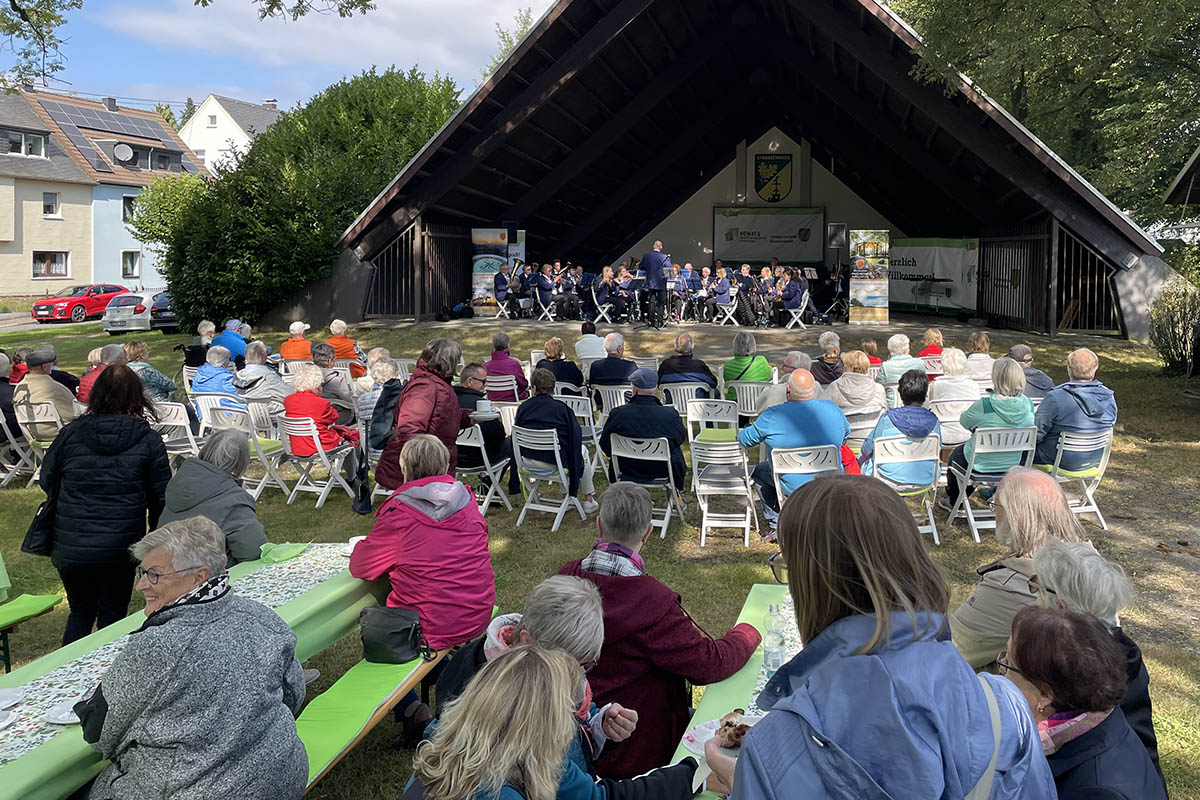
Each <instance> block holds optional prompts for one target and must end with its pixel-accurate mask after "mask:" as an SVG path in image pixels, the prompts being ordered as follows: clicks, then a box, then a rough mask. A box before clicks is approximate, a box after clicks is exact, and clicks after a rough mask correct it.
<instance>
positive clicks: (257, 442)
mask: <svg viewBox="0 0 1200 800" xmlns="http://www.w3.org/2000/svg"><path fill="white" fill-rule="evenodd" d="M267 403H269V401H259V402H256V403H252V404H250V406H249V408H248V409H247V410H245V411H243V410H242V409H240V408H225V407H222V406H218V407H216V408H214V409H212V420H211V427H212V428H213V429H218V430H219V429H223V428H232V429H234V430H237V431H241V432H242V433H244V434H246V437H247V438H248V439H249V441H250V455H251V457H252V458H253V459H254V460H255V461H257V462H258V463H259V464H261V465H262V468H263V476H262V477H261V478H257V479H255V478H250V477H247V476H246V475H245V474H243V475H241V476H239V480H241V482H242V488H243V489H245V490H246V492H247V493H248V494H249V495H250V496H251V497H253V498H254V499H255V500H257V499H258V498H259V497H261V496H262V493H263V490H264V489H266V488H267V486H268V485H274V486H277V487H279V488H280V489H282V490H283V493H284V494H288V495H290V494H291V489H289V488H288V485H287V483H286V482H285V481H284V480H283V478H282V477H281V476H280V475H279V464H280V462H281V461H282V460H283V458H284V455H285V451H284V447H283V442H281V441H279V440H278V439H272V438H264V437H260V436H259V435H258V431H259V427H258V425H257V424H256V422H255V415H254V413H253V412H252V410H251V409H254V408H255V407H258V408H262V409H264V410H265V409H266V406H267ZM268 416H269V412H268ZM288 502H291V501H290V500H289V501H288ZM317 507H318V508H320V506H317Z"/></svg>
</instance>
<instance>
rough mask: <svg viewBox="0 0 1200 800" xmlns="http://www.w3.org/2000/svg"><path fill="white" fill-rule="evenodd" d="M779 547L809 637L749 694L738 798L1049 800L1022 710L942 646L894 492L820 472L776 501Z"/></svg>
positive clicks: (935, 592)
mask: <svg viewBox="0 0 1200 800" xmlns="http://www.w3.org/2000/svg"><path fill="white" fill-rule="evenodd" d="M779 542H780V546H781V549H782V551H783V558H784V559H785V561H786V562H787V567H788V589H789V591H790V593H791V595H792V599H793V600H794V601H795V607H796V623H797V625H798V627H799V630H800V635H801V638H802V639H803V640H804V641H805V643H806V644H805V647H804V650H803V651H801V652H800V654H799V655H797V656H796V657H795V658H793V659H792V660H791V661H790V662H788V663H787V664H785V665H784V667H783V668H782V669H780V670H779V671H778V672H777V673H775V675H774V677H772V678H771V680H770V681H769V682H768V683H767V686H766V688H765V689H764V690H763V692H762V693H761V694H760V695H759V697H758V700H757V704H758V706H759V708H761V709H764V710H768V709H769V712H768V713H767V715H766V718H764V719H763V720H762V721H761V722H759V723H758V724H757V725H755V726H754V727H753V728H752V729H751V730H750V733H749V734H748V735H747V736H746V739H745V741H744V742H743V744H742V748H741V756H740V758H739V759H738V760H737V762H736V774H735V775H734V776H733V797H734V799H735V800H758V798H770V799H771V800H776V799H777V798H778V799H779V800H790V799H791V798H795V799H796V800H818V798H837V799H838V800H851V798H854V800H888V799H890V798H896V800H901V798H902V799H903V800H922V799H923V798H927V799H928V800H963V798H967V799H968V800H986V799H987V798H990V800H1055V798H1056V797H1057V795H1056V794H1055V789H1054V778H1053V777H1052V776H1051V774H1050V768H1049V766H1048V765H1047V763H1046V758H1045V756H1044V755H1042V747H1041V741H1040V739H1039V737H1038V732H1037V729H1036V728H1035V726H1034V722H1033V718H1032V716H1031V715H1030V712H1029V706H1028V704H1027V703H1026V702H1025V700H1024V697H1023V696H1022V694H1021V692H1020V691H1019V690H1018V689H1017V687H1016V686H1014V685H1013V684H1012V683H1011V682H1010V681H1008V680H1007V679H1005V678H1001V677H999V676H995V675H980V676H976V675H975V673H974V672H973V671H972V670H971V667H970V666H968V665H967V663H966V662H965V661H963V659H962V657H961V656H960V655H959V654H958V651H957V650H955V648H954V645H953V644H952V643H951V642H950V633H949V629H948V627H947V626H946V624H945V619H944V616H945V614H946V610H947V604H948V603H949V600H950V589H949V587H948V586H947V584H946V581H945V578H944V577H943V575H942V573H941V571H940V570H939V569H938V567H937V566H936V565H935V564H934V563H933V561H932V560H931V559H930V558H929V555H928V553H927V552H926V550H925V546H924V544H923V543H922V542H921V538H920V534H918V533H917V528H916V524H915V523H914V522H913V518H912V514H911V513H910V512H909V510H908V507H907V506H906V505H905V504H904V501H903V500H901V499H900V497H899V496H898V495H897V494H896V493H895V492H894V491H893V490H891V489H890V488H888V487H887V486H885V485H884V484H883V483H881V482H880V481H877V480H874V479H871V478H865V477H859V476H853V475H843V476H836V477H829V478H818V479H817V480H814V481H812V482H810V483H808V484H806V485H805V486H803V487H802V488H801V489H799V490H798V491H796V492H794V493H793V494H792V496H791V497H790V498H789V499H788V501H787V502H786V503H785V504H784V506H783V511H782V513H781V515H780V518H779ZM993 731H996V732H998V734H999V735H998V736H996V735H994V734H993ZM706 755H707V756H708V757H709V758H708V761H709V766H710V767H712V768H713V771H714V774H715V775H716V776H717V777H718V779H724V778H726V776H728V774H729V772H730V771H731V770H730V767H731V766H732V764H731V763H730V761H729V760H728V759H722V758H721V757H720V754H719V751H715V750H710V751H709V752H708V753H706ZM710 786H711V784H710ZM713 788H719V787H713Z"/></svg>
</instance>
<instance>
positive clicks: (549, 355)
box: [534, 336, 584, 394]
mask: <svg viewBox="0 0 1200 800" xmlns="http://www.w3.org/2000/svg"><path fill="white" fill-rule="evenodd" d="M545 347H546V357H545V358H543V359H542V360H541V361H539V362H538V363H537V364H535V365H534V369H548V370H550V371H551V372H553V373H554V379H555V380H557V381H561V382H563V383H569V384H571V385H572V386H579V387H582V386H583V383H584V381H583V373H582V372H580V371H579V367H577V366H576V365H575V362H574V361H568V360H567V358H566V356H564V355H563V340H562V339H560V338H558V337H557V336H555V337H553V338H551V339H549V340H547V341H546V344H545ZM568 393H569V394H579V392H568Z"/></svg>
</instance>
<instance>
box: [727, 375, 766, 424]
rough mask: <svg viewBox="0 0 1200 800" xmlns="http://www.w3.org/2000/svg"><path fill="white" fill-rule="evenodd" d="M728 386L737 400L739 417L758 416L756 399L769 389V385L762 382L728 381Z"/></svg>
mask: <svg viewBox="0 0 1200 800" xmlns="http://www.w3.org/2000/svg"><path fill="white" fill-rule="evenodd" d="M728 386H729V388H730V389H732V390H733V392H734V395H735V398H736V400H737V411H738V416H739V417H755V416H758V399H759V398H760V397H761V396H762V394H763V392H765V391H767V389H770V388H771V384H770V383H765V382H762V381H730V382H729V384H728Z"/></svg>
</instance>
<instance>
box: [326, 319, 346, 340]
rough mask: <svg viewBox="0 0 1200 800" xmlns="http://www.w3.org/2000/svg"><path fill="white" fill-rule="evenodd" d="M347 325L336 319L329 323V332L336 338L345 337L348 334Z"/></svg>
mask: <svg viewBox="0 0 1200 800" xmlns="http://www.w3.org/2000/svg"><path fill="white" fill-rule="evenodd" d="M346 327H347V326H346V323H345V322H343V321H342V320H340V319H335V320H334V321H333V322H331V323H329V332H330V333H332V334H333V335H334V336H344V335H345V334H346Z"/></svg>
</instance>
